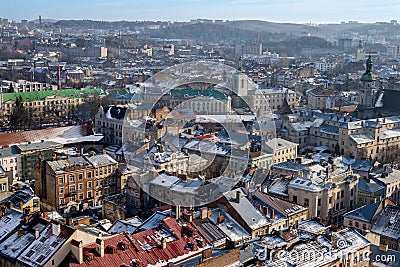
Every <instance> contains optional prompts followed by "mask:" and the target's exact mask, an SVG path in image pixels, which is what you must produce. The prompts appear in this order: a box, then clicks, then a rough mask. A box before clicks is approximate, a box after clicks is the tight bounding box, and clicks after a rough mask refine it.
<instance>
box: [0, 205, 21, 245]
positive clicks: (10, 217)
mask: <svg viewBox="0 0 400 267" xmlns="http://www.w3.org/2000/svg"><path fill="white" fill-rule="evenodd" d="M23 217H24V215H23V213H22V212H20V211H17V210H14V209H7V213H6V214H5V215H3V216H2V217H1V218H0V240H2V239H3V238H5V237H6V236H7V235H8V234H9V233H10V232H12V231H13V230H14V229H15V228H16V227H17V226H18V225H19V224H20V223H21V220H22V219H23Z"/></svg>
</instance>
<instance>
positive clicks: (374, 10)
mask: <svg viewBox="0 0 400 267" xmlns="http://www.w3.org/2000/svg"><path fill="white" fill-rule="evenodd" d="M39 15H42V18H50V19H95V20H131V21H135V20H169V21H186V20H190V19H194V18H209V19H230V20H232V19H260V20H267V21H275V22H317V23H318V22H340V21H348V20H358V21H360V22H375V21H389V20H392V19H397V20H399V21H400V1H399V0H380V1H371V0H329V1H328V0H61V1H59V0H0V16H1V17H2V18H8V19H12V20H21V19H28V20H31V19H36V18H38V16H39Z"/></svg>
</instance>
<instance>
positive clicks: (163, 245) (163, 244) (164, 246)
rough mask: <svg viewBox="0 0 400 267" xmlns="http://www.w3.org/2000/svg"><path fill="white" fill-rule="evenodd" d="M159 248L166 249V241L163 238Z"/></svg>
mask: <svg viewBox="0 0 400 267" xmlns="http://www.w3.org/2000/svg"><path fill="white" fill-rule="evenodd" d="M161 247H162V249H166V248H167V239H165V238H163V239H162V240H161Z"/></svg>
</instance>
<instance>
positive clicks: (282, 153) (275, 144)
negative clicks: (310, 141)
mask: <svg viewBox="0 0 400 267" xmlns="http://www.w3.org/2000/svg"><path fill="white" fill-rule="evenodd" d="M266 145H267V146H268V148H269V149H270V151H271V152H272V153H273V163H274V164H276V163H279V162H284V161H287V160H291V159H295V158H297V147H298V144H296V143H293V142H290V141H287V140H285V139H282V138H273V139H271V140H269V141H267V142H266Z"/></svg>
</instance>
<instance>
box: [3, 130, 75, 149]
mask: <svg viewBox="0 0 400 267" xmlns="http://www.w3.org/2000/svg"><path fill="white" fill-rule="evenodd" d="M71 134H75V135H76V134H81V135H82V126H81V125H78V126H66V127H57V128H48V129H42V130H33V131H23V132H16V133H6V134H0V146H3V147H8V146H10V145H13V144H20V143H25V142H40V141H41V140H47V139H52V138H56V137H60V136H70V135H71Z"/></svg>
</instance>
